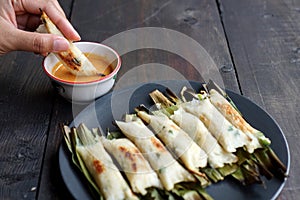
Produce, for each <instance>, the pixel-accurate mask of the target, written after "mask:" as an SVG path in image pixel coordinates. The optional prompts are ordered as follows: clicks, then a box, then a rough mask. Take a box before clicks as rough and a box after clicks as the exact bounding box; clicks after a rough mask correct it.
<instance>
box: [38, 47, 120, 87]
mask: <svg viewBox="0 0 300 200" xmlns="http://www.w3.org/2000/svg"><path fill="white" fill-rule="evenodd" d="M74 44H75V45H76V44H79V45H80V44H90V45H97V46H102V47H105V48H107V49H108V50H110V51H111V52H112V53H113V54H114V55H115V56H116V57H117V60H118V63H117V66H116V67H115V69H114V70H113V71H112V72H111V73H110V74H108V75H106V76H104V77H100V78H99V79H96V80H92V81H82V82H76V81H66V80H64V79H61V78H57V77H56V76H54V75H53V74H52V73H51V72H49V70H48V69H47V68H46V65H45V60H46V59H47V57H48V56H46V57H44V59H43V62H42V65H43V69H44V71H45V73H46V74H47V76H48V77H50V78H51V79H53V80H55V81H57V82H60V83H64V84H67V85H78V86H79V85H87V84H96V83H100V82H104V81H106V80H109V79H111V78H112V77H113V76H115V74H116V73H117V72H118V71H119V70H120V68H121V63H122V61H121V57H120V55H119V54H118V53H117V52H116V51H115V50H114V49H112V48H111V47H109V46H107V45H105V44H101V43H97V42H81V41H79V42H74Z"/></svg>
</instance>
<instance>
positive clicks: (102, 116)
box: [59, 80, 290, 200]
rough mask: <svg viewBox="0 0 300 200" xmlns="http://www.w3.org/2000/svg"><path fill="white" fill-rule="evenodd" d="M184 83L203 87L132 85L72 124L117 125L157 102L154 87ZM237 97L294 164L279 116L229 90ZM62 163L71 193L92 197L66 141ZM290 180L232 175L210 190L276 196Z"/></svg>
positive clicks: (227, 195)
mask: <svg viewBox="0 0 300 200" xmlns="http://www.w3.org/2000/svg"><path fill="white" fill-rule="evenodd" d="M183 86H188V87H191V88H193V89H195V90H196V91H198V90H199V89H200V88H201V84H200V83H198V82H193V81H191V82H189V81H181V80H180V81H174V80H171V81H159V82H154V83H146V84H141V85H136V86H132V87H130V88H127V89H124V90H119V91H114V92H112V93H109V94H107V95H105V96H103V97H101V98H100V99H98V100H96V101H95V102H94V103H92V104H91V105H89V106H88V107H87V108H85V109H84V110H83V111H82V112H80V113H79V114H78V115H77V117H76V118H75V119H74V121H73V122H72V123H71V125H70V126H77V125H78V124H79V123H85V124H86V125H87V126H88V127H89V128H95V127H99V126H100V127H102V129H103V130H106V129H107V128H109V129H110V130H113V129H115V127H114V126H113V124H112V121H114V120H120V119H121V118H122V116H123V115H124V114H125V113H132V112H133V109H134V108H135V107H137V106H138V105H140V104H144V105H146V106H147V107H149V106H151V105H152V104H153V103H152V102H151V100H150V98H149V95H148V94H149V92H151V91H153V90H154V89H160V90H161V91H164V89H165V88H166V87H168V88H170V89H171V90H173V91H174V92H175V93H177V94H178V93H179V92H180V90H181V89H182V87H183ZM226 92H227V93H228V95H229V96H230V97H231V99H232V100H233V101H234V103H235V104H236V106H237V107H238V109H239V110H240V111H241V113H242V114H243V116H244V118H245V119H246V120H247V121H248V122H249V123H250V124H251V125H252V126H254V127H255V128H257V129H258V130H261V131H262V132H263V133H264V134H265V135H266V136H267V137H268V138H270V139H271V141H272V144H271V147H272V149H273V150H274V151H275V153H276V154H277V155H278V157H279V158H280V159H281V161H282V162H283V163H284V164H285V165H286V166H287V169H288V171H289V168H290V152H289V148H288V144H287V141H286V138H285V136H284V134H283V132H282V130H281V129H280V127H279V126H278V124H277V123H276V122H275V120H274V119H273V118H272V117H271V116H270V115H269V114H268V113H267V112H266V111H264V110H263V109H262V108H261V107H259V106H258V105H257V104H255V103H253V102H252V101H250V100H249V99H247V98H245V97H243V96H241V95H239V94H236V93H234V92H232V91H226ZM59 167H60V171H61V174H62V178H63V180H64V182H65V184H66V186H67V188H68V189H69V191H70V193H71V194H72V195H73V196H74V198H76V199H92V198H93V197H92V195H91V191H89V188H88V186H87V185H88V184H87V182H86V180H85V178H84V177H83V175H82V174H81V173H80V172H79V170H78V169H77V168H76V167H75V166H74V165H73V163H72V160H71V156H70V153H69V152H68V149H67V148H66V145H65V143H62V145H61V147H60V150H59ZM285 181H286V180H278V179H276V178H273V179H271V180H265V185H264V186H262V185H251V186H247V187H245V186H241V185H240V184H238V183H237V182H235V181H234V180H231V179H230V178H227V179H225V180H224V181H222V182H220V183H217V184H212V185H211V186H209V187H208V188H206V191H207V192H208V193H209V194H210V195H211V196H212V197H213V198H214V199H216V200H218V199H231V200H234V199H236V200H240V199H243V200H245V199H249V200H250V199H251V200H252V199H256V200H260V199H275V198H276V197H277V196H278V195H279V193H280V192H281V190H282V188H283V186H284V184H285Z"/></svg>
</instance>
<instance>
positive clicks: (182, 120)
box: [170, 108, 238, 168]
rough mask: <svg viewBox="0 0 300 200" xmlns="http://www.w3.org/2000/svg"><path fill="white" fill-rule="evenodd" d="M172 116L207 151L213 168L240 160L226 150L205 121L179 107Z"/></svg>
mask: <svg viewBox="0 0 300 200" xmlns="http://www.w3.org/2000/svg"><path fill="white" fill-rule="evenodd" d="M170 118H171V119H172V120H173V121H174V122H175V123H176V124H177V125H178V126H179V127H180V128H182V129H183V130H184V131H185V132H186V133H188V134H189V136H190V137H191V138H193V139H194V141H195V142H196V143H197V144H198V145H199V146H200V147H201V148H202V149H203V150H204V151H205V152H206V153H207V155H208V163H209V165H210V166H211V167H212V168H220V167H224V165H225V164H232V163H236V162H237V161H238V158H237V157H236V156H235V155H234V154H233V153H230V152H227V151H225V150H224V149H223V148H222V147H221V146H220V144H219V143H218V141H217V140H216V138H214V137H213V136H212V134H211V133H210V132H209V130H208V129H207V128H206V127H205V125H204V124H203V122H202V121H201V120H200V119H199V118H197V117H196V116H194V115H192V114H191V113H188V112H186V111H185V110H184V109H182V108H179V109H178V110H176V111H174V113H173V114H172V115H171V116H170Z"/></svg>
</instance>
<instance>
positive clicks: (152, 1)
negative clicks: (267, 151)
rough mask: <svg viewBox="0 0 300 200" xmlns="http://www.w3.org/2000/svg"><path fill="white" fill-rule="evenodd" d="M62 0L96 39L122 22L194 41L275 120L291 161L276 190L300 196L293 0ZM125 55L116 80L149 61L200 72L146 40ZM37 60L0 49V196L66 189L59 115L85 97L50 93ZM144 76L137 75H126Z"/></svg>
mask: <svg viewBox="0 0 300 200" xmlns="http://www.w3.org/2000/svg"><path fill="white" fill-rule="evenodd" d="M60 3H61V5H62V7H63V9H64V10H65V12H66V15H67V16H68V18H69V19H70V21H71V22H72V24H73V25H74V27H75V28H76V29H77V30H78V32H79V33H80V35H81V36H82V40H84V41H96V42H102V41H105V40H107V39H108V38H110V37H112V36H115V35H116V34H118V33H121V32H124V31H126V30H132V29H134V28H142V27H160V28H165V29H170V30H176V31H179V32H180V33H182V34H184V35H187V36H188V37H190V38H192V39H193V40H195V41H196V42H197V43H199V44H201V45H202V46H203V47H204V48H205V49H206V51H207V52H208V53H209V55H210V56H211V57H212V59H213V60H214V62H215V63H216V66H217V67H218V69H219V70H220V74H221V76H222V78H223V81H224V84H225V87H226V88H227V89H231V90H233V91H235V92H237V93H240V94H242V95H244V96H246V97H248V98H250V99H251V100H253V101H254V102H255V103H257V104H258V105H260V106H261V107H263V108H264V109H265V110H266V111H267V112H269V113H270V114H271V115H272V116H273V117H274V119H275V120H276V121H277V122H278V124H279V125H280V126H281V128H282V130H283V132H284V134H285V136H286V138H287V140H288V143H289V147H290V150H291V169H290V177H289V178H288V181H287V183H286V185H285V187H284V189H283V191H282V193H281V195H280V196H279V199H299V195H300V179H299V174H300V168H299V166H298V164H299V160H300V152H299V151H300V148H299V142H300V135H299V131H300V123H299V122H300V118H299V116H300V107H299V100H300V99H299V94H300V87H299V85H300V23H299V19H300V1H295V0H264V1H261V0H251V1H240V0H220V1H212V0H185V1H182V0H131V1H122V0H103V1H95V0H76V1H75V0H61V1H60ZM145 40H147V38H145ZM158 40H162V38H158ZM176 42H177V41H176V40H175V41H174V43H175V44H176ZM122 60H123V65H122V69H121V70H120V72H119V76H118V77H119V78H118V80H120V79H121V77H122V76H123V75H124V74H126V72H128V71H129V70H131V69H133V68H134V67H136V66H140V65H143V64H147V63H161V64H163V65H167V66H170V67H172V68H174V69H176V70H177V71H178V72H179V73H180V74H182V75H183V76H184V77H185V78H186V79H190V80H200V78H199V74H197V73H196V72H195V69H194V67H193V66H192V64H191V63H189V62H187V60H186V59H184V58H181V57H179V56H177V55H176V54H174V53H172V52H171V53H170V52H167V51H164V50H157V49H156V50H155V49H149V48H146V49H145V48H144V49H140V50H135V51H131V52H128V53H126V54H124V55H122ZM41 62H42V57H40V56H38V55H35V54H32V53H26V52H12V53H9V54H7V55H5V56H1V57H0V87H1V90H0V110H1V112H0V155H1V158H0V160H1V161H0V169H1V170H0V199H43V200H44V199H70V198H71V196H70V194H69V193H68V191H67V189H66V188H65V186H64V183H63V181H62V179H61V177H60V172H59V169H58V149H59V147H60V144H61V142H62V134H61V132H60V130H59V127H58V124H59V123H61V122H70V121H72V119H73V118H74V116H75V115H76V114H77V113H78V112H79V111H80V110H81V109H82V108H83V106H82V107H78V106H77V107H76V109H72V104H71V103H69V102H67V101H65V100H64V99H63V98H61V97H60V96H58V95H57V94H56V93H55V91H54V90H53V88H52V86H51V84H50V81H49V79H48V78H47V77H46V75H45V74H44V72H43V70H42V67H41ZM154 73H155V72H154ZM154 76H155V75H154ZM149 79H150V77H148V76H147V75H143V76H142V75H141V76H138V77H137V76H135V77H132V79H130V80H128V81H127V83H128V84H131V82H133V83H134V82H141V81H148V80H149ZM166 79H167V77H166Z"/></svg>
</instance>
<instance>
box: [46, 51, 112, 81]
mask: <svg viewBox="0 0 300 200" xmlns="http://www.w3.org/2000/svg"><path fill="white" fill-rule="evenodd" d="M85 56H86V57H87V58H88V59H89V60H90V62H91V63H92V64H93V65H94V67H95V68H96V69H97V71H98V72H99V73H102V74H104V75H108V74H110V73H111V72H112V71H113V70H114V68H115V67H114V65H113V63H109V62H108V61H107V59H106V58H104V57H102V56H99V55H96V54H92V53H85ZM52 75H53V76H55V77H56V78H59V79H62V80H64V81H68V82H77V83H80V82H90V81H96V80H99V79H101V78H103V76H76V75H74V74H72V73H71V72H70V71H69V70H68V69H67V68H66V67H64V66H63V64H62V63H61V62H58V63H56V64H55V66H54V67H53V69H52Z"/></svg>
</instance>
